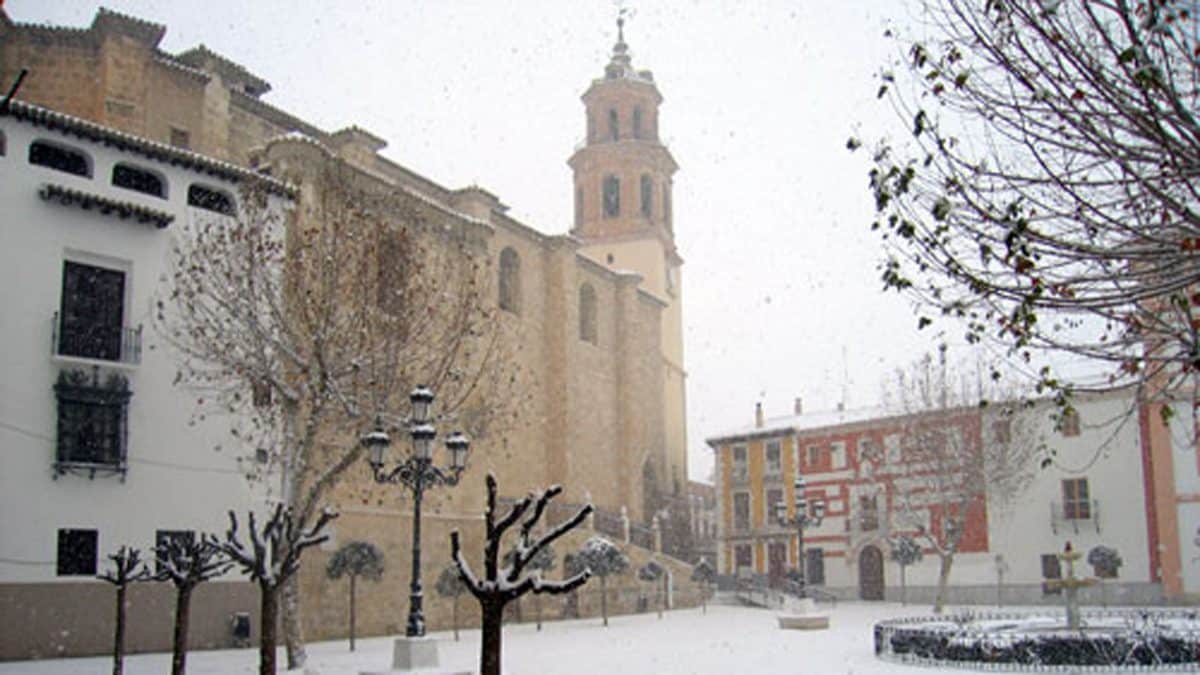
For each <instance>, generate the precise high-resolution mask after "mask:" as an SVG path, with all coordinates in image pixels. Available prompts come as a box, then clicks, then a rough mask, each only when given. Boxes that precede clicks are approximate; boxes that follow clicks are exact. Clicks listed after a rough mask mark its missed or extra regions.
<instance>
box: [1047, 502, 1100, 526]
mask: <svg viewBox="0 0 1200 675" xmlns="http://www.w3.org/2000/svg"><path fill="white" fill-rule="evenodd" d="M1090 528H1094V529H1095V531H1096V534H1100V502H1099V501H1097V500H1095V499H1085V500H1080V501H1070V502H1063V501H1054V502H1050V531H1051V532H1053V533H1054V534H1058V533H1059V530H1063V531H1069V532H1071V533H1073V534H1079V532H1080V530H1083V531H1087V530H1088V529H1090Z"/></svg>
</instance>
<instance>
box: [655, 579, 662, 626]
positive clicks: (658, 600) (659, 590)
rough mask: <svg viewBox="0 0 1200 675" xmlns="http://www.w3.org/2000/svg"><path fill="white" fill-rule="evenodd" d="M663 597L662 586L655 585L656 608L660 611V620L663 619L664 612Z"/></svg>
mask: <svg viewBox="0 0 1200 675" xmlns="http://www.w3.org/2000/svg"><path fill="white" fill-rule="evenodd" d="M662 596H663V592H662V587H661V586H659V585H657V584H655V588H654V606H655V608H657V609H658V618H660V619H661V618H662V612H663V602H662Z"/></svg>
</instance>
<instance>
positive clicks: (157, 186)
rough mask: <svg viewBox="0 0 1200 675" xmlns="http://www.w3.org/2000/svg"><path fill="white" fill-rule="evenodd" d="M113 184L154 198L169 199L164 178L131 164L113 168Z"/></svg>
mask: <svg viewBox="0 0 1200 675" xmlns="http://www.w3.org/2000/svg"><path fill="white" fill-rule="evenodd" d="M112 184H113V185H115V186H117V187H122V188H125V189H126V190H134V191H136V192H141V193H143V194H148V195H151V196H153V197H160V198H163V199H166V197H167V189H166V183H165V182H163V179H162V176H160V175H158V174H157V173H154V172H153V171H148V170H146V169H142V168H140V167H136V166H131V165H129V164H118V165H116V166H114V167H113V174H112Z"/></svg>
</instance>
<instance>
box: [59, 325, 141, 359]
mask: <svg viewBox="0 0 1200 675" xmlns="http://www.w3.org/2000/svg"><path fill="white" fill-rule="evenodd" d="M50 336H51V337H50V353H51V355H53V356H56V357H62V358H69V359H91V360H95V361H110V362H112V363H114V364H123V365H127V366H135V365H137V364H139V363H141V362H142V327H141V326H140V325H139V326H137V327H136V328H134V327H129V326H122V327H119V328H118V327H115V326H114V327H110V326H103V325H96V324H89V325H81V324H80V323H78V322H76V323H68V322H67V321H64V320H63V319H62V316H61V315H60V314H59V313H58V312H55V313H54V318H53V319H52V321H51V329H50Z"/></svg>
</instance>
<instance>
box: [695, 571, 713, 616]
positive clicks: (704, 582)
mask: <svg viewBox="0 0 1200 675" xmlns="http://www.w3.org/2000/svg"><path fill="white" fill-rule="evenodd" d="M716 580H717V572H716V570H714V569H713V566H712V564H711V563H709V562H708V558H704V557H701V558H700V562H698V563H696V565H695V566H694V567H692V581H695V582H696V583H698V584H700V613H701V614H708V589H709V587H711V586H712V584H713V582H714V581H716Z"/></svg>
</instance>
